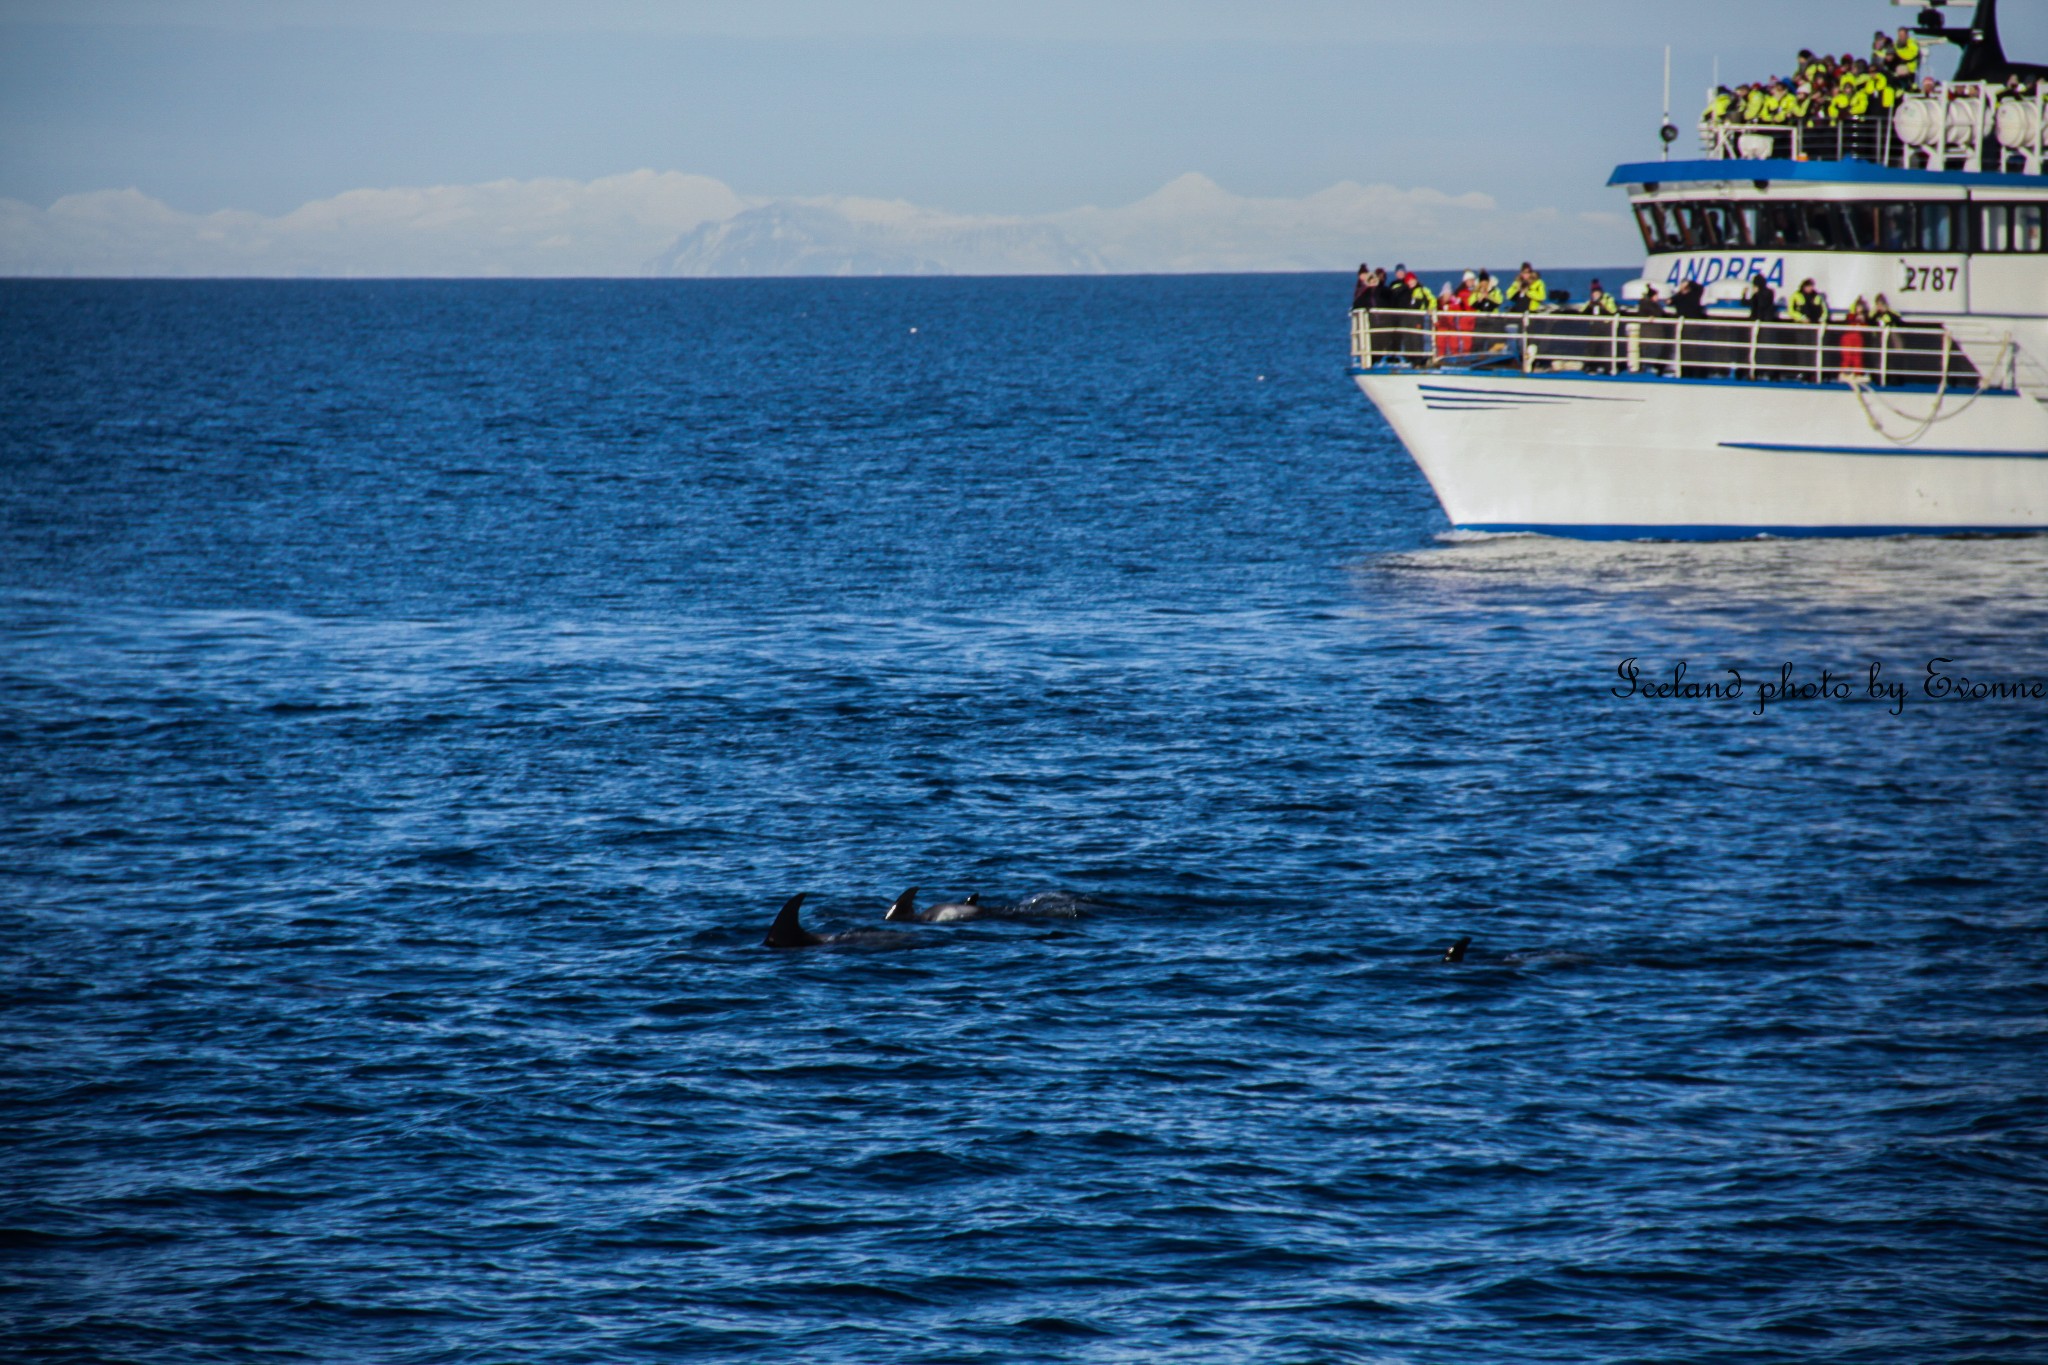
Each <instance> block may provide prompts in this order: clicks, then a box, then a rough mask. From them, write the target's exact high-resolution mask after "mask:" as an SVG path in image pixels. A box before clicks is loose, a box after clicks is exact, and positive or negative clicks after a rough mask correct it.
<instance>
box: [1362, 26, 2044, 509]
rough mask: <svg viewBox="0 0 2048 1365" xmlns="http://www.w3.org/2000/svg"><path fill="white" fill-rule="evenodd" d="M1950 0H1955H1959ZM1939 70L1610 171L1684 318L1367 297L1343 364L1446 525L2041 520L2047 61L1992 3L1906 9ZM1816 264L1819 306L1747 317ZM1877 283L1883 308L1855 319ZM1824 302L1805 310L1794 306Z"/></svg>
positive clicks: (1638, 291) (1672, 133) (1657, 282)
mask: <svg viewBox="0 0 2048 1365" xmlns="http://www.w3.org/2000/svg"><path fill="white" fill-rule="evenodd" d="M1955 2H1956V0H1950V3H1951V4H1954V3H1955ZM1914 41H1916V42H1917V44H1918V45H1919V47H1920V49H1921V51H1922V53H1923V54H1924V53H1927V52H1930V51H1931V50H1932V49H1933V48H1934V45H1935V44H1937V43H1952V44H1954V45H1955V46H1957V47H1958V48H1959V49H1960V54H1959V57H1958V60H1957V64H1956V70H1955V74H1954V76H1953V77H1951V78H1950V79H1949V80H1947V81H1945V82H1942V81H1934V80H1931V79H1923V80H1917V81H1916V82H1915V83H1914V84H1912V85H1911V86H1909V87H1908V86H1905V85H1904V84H1903V82H1900V83H1898V84H1896V85H1894V86H1893V87H1892V89H1891V91H1890V93H1889V94H1888V95H1886V97H1885V100H1884V103H1888V104H1890V105H1891V107H1890V108H1888V109H1886V108H1882V107H1878V102H1877V101H1875V100H1872V101H1870V102H1869V103H1870V105H1871V106H1872V107H1871V108H1870V109H1869V110H1868V111H1867V112H1865V113H1864V114H1863V115H1861V116H1860V117H1858V116H1850V117H1843V118H1839V119H1816V120H1811V121H1807V122H1804V123H1793V122H1791V121H1789V120H1784V119H1777V120H1772V121H1770V122H1751V123H1744V122H1741V121H1740V119H1741V117H1742V113H1743V111H1742V109H1741V108H1740V106H1739V105H1738V106H1737V107H1735V108H1733V109H1728V110H1726V111H1725V112H1723V113H1722V114H1721V115H1720V116H1718V117H1716V116H1713V113H1714V111H1710V117H1709V118H1708V119H1707V120H1706V121H1704V122H1703V123H1702V124H1701V125H1700V151H1699V153H1698V154H1697V155H1696V156H1691V157H1690V159H1680V160H1673V159H1670V156H1671V152H1670V144H1671V143H1672V142H1673V141H1674V140H1676V137H1677V130H1676V129H1674V128H1673V127H1672V126H1671V124H1670V122H1669V121H1668V119H1667V121H1666V122H1665V124H1664V127H1663V130H1662V134H1663V138H1664V143H1665V157H1666V159H1664V160H1660V161H1648V162H1639V163H1632V164H1628V165H1623V166H1621V167H1619V168H1617V169H1616V170H1615V172H1614V174H1613V175H1612V177H1610V179H1609V181H1608V183H1609V184H1610V185H1612V186H1618V187H1621V188H1623V189H1624V190H1625V191H1626V193H1627V194H1628V197H1629V201H1630V203H1631V205H1632V206H1633V207H1634V210H1635V217H1636V221H1637V223H1638V224H1639V225H1640V227H1641V229H1642V235H1643V244H1644V247H1645V248H1646V251H1647V260H1646V261H1645V264H1644V266H1643V271H1642V278H1641V279H1639V280H1636V281H1634V282H1632V283H1631V284H1629V285H1628V286H1627V287H1626V288H1625V289H1624V291H1623V294H1624V296H1625V297H1627V298H1629V299H1631V300H1639V299H1641V298H1642V296H1643V293H1644V288H1645V286H1654V287H1655V291H1656V292H1657V293H1658V294H1661V295H1663V296H1664V298H1665V300H1666V301H1667V302H1668V300H1669V299H1670V297H1671V296H1672V295H1673V294H1674V293H1676V292H1677V291H1678V290H1679V289H1680V288H1681V287H1683V286H1685V285H1686V283H1687V282H1688V281H1691V282H1693V283H1694V284H1696V285H1697V286H1698V293H1697V295H1695V292H1694V291H1693V290H1692V289H1687V290H1686V293H1687V296H1688V300H1689V301H1690V300H1692V299H1693V298H1695V297H1697V299H1698V305H1699V306H1696V307H1691V308H1689V309H1688V310H1687V311H1689V312H1691V313H1692V314H1693V316H1683V317H1681V316H1674V315H1672V314H1670V313H1668V312H1661V311H1659V310H1658V309H1656V308H1654V307H1653V308H1651V309H1649V310H1647V312H1646V311H1645V310H1640V309H1623V310H1621V311H1619V312H1617V313H1608V314H1602V313H1595V312H1579V311H1573V310H1570V309H1567V308H1562V307H1554V306H1541V307H1539V308H1537V309H1536V310H1534V311H1529V312H1522V313H1515V312H1508V311H1500V312H1452V311H1442V312H1433V311H1426V310H1399V311H1396V310H1388V309H1376V308H1374V309H1367V308H1361V309H1358V310H1355V311H1354V312H1353V313H1352V318H1351V350H1352V357H1351V362H1352V363H1351V367H1350V373H1351V374H1352V375H1353V376H1354V377H1355V378H1356V380H1357V382H1358V386H1359V388H1360V389H1362V390H1364V392H1365V395H1366V397H1367V398H1369V399H1371V400H1372V402H1373V403H1374V404H1375V405H1376V406H1377V407H1378V408H1379V410H1380V412H1381V413H1383V414H1384V415H1385V417H1386V419H1387V421H1388V423H1389V424H1390V425H1391V426H1392V427H1393V429H1394V431H1395V433H1396V434H1397V435H1399V437H1400V438H1401V440H1402V442H1403V443H1404V444H1405V445H1406V446H1407V448H1408V450H1409V452H1410V454H1412V455H1413V456H1414V458H1415V461H1416V463H1417V464H1418V465H1420V466H1421V468H1422V472H1423V474H1424V475H1425V476H1426V477H1427V478H1428V480H1429V482H1430V485H1431V487H1432V488H1433V489H1434V490H1435V492H1436V495H1437V498H1438V500H1439V501H1440V502H1441V503H1442V504H1443V508H1444V511H1445V513H1446V514H1447V515H1448V516H1449V518H1450V521H1451V524H1452V526H1453V527H1454V528H1456V529H1457V530H1460V531H1473V532H1535V533H1540V534H1547V535H1556V536H1570V537H1576V538H1582V539H1726V538H1734V537H1745V536H1757V535H1771V536H1813V535H1824V536H1843V535H1898V534H1963V533H1986V532H1989V533H1997V532H2034V531H2044V530H2048V165H2044V162H2048V66H2036V65H2030V64H2026V63H2021V62H2015V61H2011V60H2008V59H2007V57H2006V55H2005V50H2004V45H2003V42H2002V40H2001V38H2000V36H1999V32H1998V16H1997V0H1978V3H1977V6H1976V9H1975V12H1974V13H1973V14H1972V15H1971V17H1970V20H1969V22H1968V25H1967V27H1949V26H1948V23H1947V21H1946V19H1945V18H1944V15H1943V12H1942V9H1941V7H1940V6H1939V5H1938V4H1929V5H1927V6H1926V7H1925V8H1923V9H1921V11H1920V13H1919V15H1918V16H1917V28H1916V30H1915V31H1914ZM1756 277H1761V278H1762V280H1763V281H1764V282H1765V283H1766V284H1768V285H1769V287H1770V288H1771V290H1772V291H1773V292H1774V293H1775V294H1776V297H1777V300H1778V301H1779V304H1780V306H1781V307H1782V306H1783V304H1784V303H1785V301H1786V300H1787V299H1788V298H1790V296H1791V295H1792V294H1793V293H1794V292H1795V291H1796V290H1797V289H1798V288H1799V286H1800V285H1801V284H1802V283H1803V282H1804V281H1807V280H1812V281H1814V282H1815V283H1816V284H1817V285H1818V286H1819V290H1820V292H1821V293H1823V294H1825V295H1826V296H1827V299H1828V300H1829V304H1828V308H1827V311H1825V312H1824V314H1823V317H1824V320H1822V319H1821V318H1815V319H1812V320H1800V319H1799V318H1798V317H1797V316H1796V313H1795V314H1794V315H1786V314H1782V313H1781V314H1780V315H1779V316H1778V317H1777V318H1775V319H1771V318H1766V317H1759V318H1756V319H1752V317H1751V312H1752V310H1751V309H1750V308H1749V307H1747V306H1746V305H1745V303H1744V302H1743V298H1744V295H1745V291H1747V290H1749V289H1750V288H1752V285H1751V281H1752V280H1753V279H1754V278H1756ZM1879 294H1883V295H1886V296H1887V298H1888V300H1889V302H1890V303H1891V305H1892V307H1893V308H1895V309H1896V310H1897V316H1895V317H1891V318H1887V319H1883V320H1875V321H1874V320H1869V319H1865V318H1863V317H1861V316H1856V317H1851V316H1848V315H1847V305H1848V301H1849V300H1851V299H1855V298H1858V297H1859V296H1860V297H1862V298H1865V299H1872V298H1874V297H1875V296H1876V295H1879ZM1800 311H1804V312H1806V313H1808V314H1811V313H1813V312H1815V311H1816V310H1815V309H1814V308H1813V306H1812V304H1811V303H1810V302H1809V303H1808V304H1807V305H1806V306H1805V307H1804V308H1803V309H1802V310H1800Z"/></svg>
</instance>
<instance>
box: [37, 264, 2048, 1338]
mask: <svg viewBox="0 0 2048 1365" xmlns="http://www.w3.org/2000/svg"><path fill="white" fill-rule="evenodd" d="M1348 294H1349V281H1348V278H1347V277H1346V276H1344V275H1341V274H1338V275H1330V276H1312V277H1307V276H1303V277H1294V276H1289V277H1272V276H1265V277H1212V278H1172V279H1089V280H1078V279H1077V280H930V281H906V280H874V281H822V280H807V281H780V282H760V281H735V282H656V281H646V282H567V283H528V282H502V283H487V282H464V283H433V282H397V283H374V282H371V283H264V282H251V283H223V282H196V283H147V282H144V283H91V282H76V283H55V282H53V283H30V282H12V283H7V284H4V285H0V1043H4V1049H0V1135H4V1137H0V1347H4V1350H0V1354H4V1355H6V1356H7V1357H8V1358H10V1359H13V1360H23V1361H64V1362H72V1361H78V1362H85V1361H92V1362H111V1361H136V1362H256V1361H262V1362H272V1361H320V1362H329V1361H332V1362H391V1363H392V1365H400V1363H402V1365H436V1363H439V1362H477V1363H478V1365H497V1363H499V1362H515V1361H535V1362H542V1361H545V1362H614V1361H616V1362H626V1361H656V1360H691V1361H696V1360H703V1361H746V1360H759V1361H806V1362H811V1361H816V1362H828V1363H832V1362H890V1363H892V1365H895V1363H899V1362H934V1363H936V1362H1037V1361H1077V1362H1111V1361H1115V1362H1175V1361H1185V1362H1205V1363H1206V1362H1262V1363H1263V1362H1340V1361H1342V1362H1350V1361H1370V1362H1402V1363H1404V1365H1405V1363H1409V1362H1412V1363H1414V1365H1424V1363H1425V1362H1427V1363H1429V1365H1435V1363H1437V1362H1443V1363H1445V1365H1451V1363H1457V1365H1463V1363H1465V1362H1609V1361H1614V1362H1619V1361H1637V1362H1653V1361H1654V1362H1782V1361H1794V1360H1797V1361H1829V1362H1835V1361H1859V1362H1863V1361H1870V1362H1878V1361H1882V1362H1909V1363H1912V1365H1920V1363H1922V1362H1961V1361H1972V1362H2016V1361H2040V1360H2044V1359H2048V700H2042V699H2039V698H2035V697H2031V696H2029V695H2025V694H2026V692H2027V689H2028V684H2029V681H2030V680H2031V681H2033V682H2040V681H2042V680H2048V542H2044V541H2043V540H2041V539H1977V540H1964V539H1931V538H1929V539H1919V538H1902V539H1889V540H1871V541H1861V542H1859V541H1750V542H1740V543H1732V544H1620V545H1615V544H1608V545H1586V544H1575V543H1570V542H1564V541H1554V540H1545V539H1535V538H1505V539H1491V540H1461V539H1457V538H1454V537H1451V536H1449V535H1448V534H1447V533H1446V525H1445V522H1444V519H1443V517H1442V514H1441V513H1440V512H1439V510H1438V509H1437V506H1436V503H1435V501H1434V499H1433V498H1432V496H1431V494H1430V491H1429V489H1428V487H1427V485H1426V484H1425V482H1424V481H1423V479H1422V477H1421V476H1420V475H1419V474H1418V472H1417V471H1416V469H1415V468H1414V466H1413V465H1412V464H1411V463H1410V461H1409V460H1408V458H1407V456H1406V455H1405V454H1404V453H1403V451H1402V449H1401V448H1400V446H1399V444H1398V443H1397V442H1396V441H1395V440H1394V439H1393V437H1392V435H1391V434H1390V432H1389V430H1388V429H1387V427H1386V426H1385V425H1384V424H1383V423H1382V422H1381V421H1380V419H1379V418H1378V416H1377V415H1376V414H1375V413H1374V411H1373V410H1372V409H1371V407H1370V405H1368V404H1367V403H1366V402H1365V401H1364V399H1363V398H1362V397H1361V396H1360V395H1359V394H1358V393H1357V392H1356V390H1355V389H1354V388H1353V387H1352V386H1351V385H1350V383H1349V381H1348V380H1347V379H1346V377H1345V375H1344V363H1345V340H1346V335H1345V332H1346V329H1345V317H1344V312H1345V307H1346V305H1347V303H1348ZM1628 659H1633V660H1636V661H1637V664H1636V667H1637V669H1638V670H1639V677H1638V682H1637V685H1636V688H1635V695H1632V696H1617V695H1616V693H1617V692H1618V691H1626V690H1627V686H1626V684H1624V683H1623V682H1622V681H1621V678H1622V675H1621V673H1620V669H1621V668H1622V666H1623V661H1624V660H1628ZM1933 661H1946V662H1933ZM1681 664H1683V665H1685V667H1686V669H1687V672H1686V674H1685V676H1684V677H1683V678H1682V679H1681V680H1679V683H1678V685H1677V686H1676V687H1672V686H1671V684H1672V682H1673V675H1674V673H1675V672H1676V670H1677V669H1678V667H1679V665H1681ZM1873 664H1877V665H1879V667H1880V675H1879V678H1880V684H1881V687H1880V691H1879V694H1878V695H1877V696H1876V697H1875V698H1873V697H1872V696H1871V695H1870V687H1869V671H1870V669H1871V666H1872V665H1873ZM1930 666H1932V667H1933V669H1934V670H1935V671H1934V672H1933V673H1932V674H1930V673H1929V672H1928V669H1929V668H1930ZM1729 669H1734V670H1738V671H1739V673H1740V675H1741V676H1740V691H1739V692H1737V693H1736V694H1734V695H1725V693H1726V692H1727V689H1729V688H1731V687H1733V686H1734V685H1735V682H1734V680H1733V679H1731V678H1730V677H1729V675H1728V674H1727V673H1726V671H1725V670H1729ZM1786 670H1789V673H1788V672H1787V671H1786ZM1823 670H1827V671H1828V674H1827V680H1826V682H1825V687H1826V690H1825V691H1824V692H1823V691H1821V690H1820V689H1821V687H1822V685H1823V679H1822V671H1823ZM1933 679H1947V680H1948V685H1949V691H1948V692H1947V694H1946V695H1942V696H1936V695H1931V694H1930V693H1931V692H1934V691H1938V690H1939V689H1940V684H1939V683H1937V682H1933V681H1932V680H1933ZM1965 679H1967V680H1968V681H1963V680H1965ZM1660 680H1661V681H1660ZM1894 681H1896V682H1899V683H1901V684H1904V686H1903V688H1902V689H1901V692H1900V694H1899V696H1898V697H1897V698H1893V697H1892V696H1891V695H1890V694H1889V693H1886V692H1885V691H1883V690H1882V685H1883V684H1889V683H1892V682H1894ZM1986 681H1990V682H1996V683H2000V684H2003V686H2002V687H2001V688H2000V689H1997V690H1992V689H1987V688H1985V687H1983V686H1981V685H1980V684H1981V683H1983V682H1986ZM1703 683H1714V684H1717V685H1719V686H1721V687H1722V688H1723V691H1724V695H1722V696H1718V697H1717V696H1713V695H1707V694H1704V693H1699V692H1697V689H1696V688H1695V687H1693V686H1691V685H1697V684H1703ZM1788 683H1789V686H1788V685H1787V684H1788ZM1763 684H1769V687H1770V690H1766V689H1764V687H1763V686H1762V685H1763ZM1658 686H1662V687H1664V688H1665V689H1666V690H1668V691H1671V692H1675V693H1676V694H1677V695H1665V696H1657V695H1645V692H1646V691H1647V690H1648V689H1650V688H1652V687H1658ZM2016 692H2017V693H2019V694H2020V695H2014V693H2016ZM1774 693H1775V695H1774ZM911 885H916V886H917V887H919V888H920V891H919V896H920V902H921V903H922V904H924V905H927V906H930V905H934V904H937V903H939V902H942V901H951V900H958V899H960V898H962V897H964V896H966V895H967V894H969V893H978V894H979V896H980V897H981V901H982V908H984V909H987V910H989V911H992V912H993V913H990V914H988V915H985V916H983V917H981V918H977V919H971V920H968V921H965V922H961V923H952V924H911V925H907V926H902V927H901V928H900V929H898V930H896V931H895V932H894V933H893V934H884V933H881V932H879V931H882V930H883V928H884V925H883V921H882V916H883V911H884V908H885V907H886V906H887V905H888V904H889V902H890V901H891V900H892V899H893V898H894V897H895V896H896V895H897V894H898V893H899V892H900V891H902V890H903V889H904V888H905V887H908V886H911ZM797 892H804V893H807V895H808V899H807V900H806V902H805V903H804V906H803V910H802V914H803V917H804V922H805V923H806V925H807V926H808V928H809V929H810V930H811V931H812V932H814V933H816V934H818V935H821V936H822V935H845V936H846V937H841V938H838V939H837V940H836V941H833V942H828V943H826V944H823V945H821V946H817V947H811V948H803V949H793V950H788V951H776V950H771V949H769V948H766V947H764V946H763V942H762V940H763V936H764V934H765V932H766V929H767V926H768V924H769V922H770V920H771V919H772V918H773V917H774V915H775V912H776V910H777V909H778V907H779V906H781V904H782V903H783V902H784V900H785V899H787V898H788V897H790V896H792V895H794V894H795V893H797ZM1466 936H1469V938H1470V940H1471V944H1470V948H1469V951H1468V954H1467V956H1466V959H1465V960H1464V961H1462V962H1446V961H1444V960H1442V959H1443V957H1444V952H1445V949H1446V946H1447V945H1449V944H1450V943H1452V942H1453V941H1454V940H1456V939H1458V938H1460V937H1466Z"/></svg>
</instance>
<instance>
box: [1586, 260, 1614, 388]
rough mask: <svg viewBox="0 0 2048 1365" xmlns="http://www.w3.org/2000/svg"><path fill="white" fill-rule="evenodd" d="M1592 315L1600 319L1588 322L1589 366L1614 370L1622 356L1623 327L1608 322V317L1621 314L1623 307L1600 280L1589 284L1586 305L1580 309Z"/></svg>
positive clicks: (1597, 370) (1599, 371)
mask: <svg viewBox="0 0 2048 1365" xmlns="http://www.w3.org/2000/svg"><path fill="white" fill-rule="evenodd" d="M1579 311H1580V312H1581V313H1583V314H1585V315H1586V316H1587V317H1589V318H1594V319H1598V321H1595V322H1593V323H1591V324H1589V325H1588V326H1587V329H1586V330H1587V332H1588V345H1587V360H1586V370H1587V372H1588V373H1590V374H1612V373H1614V367H1615V364H1616V363H1617V361H1618V360H1619V358H1620V354H1619V353H1620V349H1621V327H1620V325H1619V324H1618V323H1614V322H1605V321H1604V320H1605V319H1607V318H1618V317H1620V315H1621V307H1620V305H1618V304H1616V303H1615V301H1614V295H1612V294H1610V293H1608V292H1607V289H1606V287H1605V286H1604V285H1602V284H1601V283H1600V281H1598V280H1594V281H1593V283H1592V284H1591V285H1589V286H1587V290H1586V306H1585V307H1584V308H1581V309H1580V310H1579Z"/></svg>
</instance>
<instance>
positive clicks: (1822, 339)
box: [1813, 322, 1828, 384]
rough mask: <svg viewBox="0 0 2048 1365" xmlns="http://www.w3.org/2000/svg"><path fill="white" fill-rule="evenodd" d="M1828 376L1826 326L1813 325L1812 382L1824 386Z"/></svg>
mask: <svg viewBox="0 0 2048 1365" xmlns="http://www.w3.org/2000/svg"><path fill="white" fill-rule="evenodd" d="M1827 374H1828V325H1827V324H1826V323H1825V322H1816V323H1814V324H1813V382H1814V383H1816V384H1825V383H1827V382H1828V380H1827Z"/></svg>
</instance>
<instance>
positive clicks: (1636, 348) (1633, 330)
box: [1628, 322, 1643, 374]
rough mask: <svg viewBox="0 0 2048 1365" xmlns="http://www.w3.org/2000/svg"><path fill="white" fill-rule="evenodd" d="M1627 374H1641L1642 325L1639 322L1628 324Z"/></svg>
mask: <svg viewBox="0 0 2048 1365" xmlns="http://www.w3.org/2000/svg"><path fill="white" fill-rule="evenodd" d="M1628 372H1629V373H1630V374H1641V373H1642V372H1643V324H1642V323H1640V322H1631V323H1630V324H1628Z"/></svg>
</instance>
